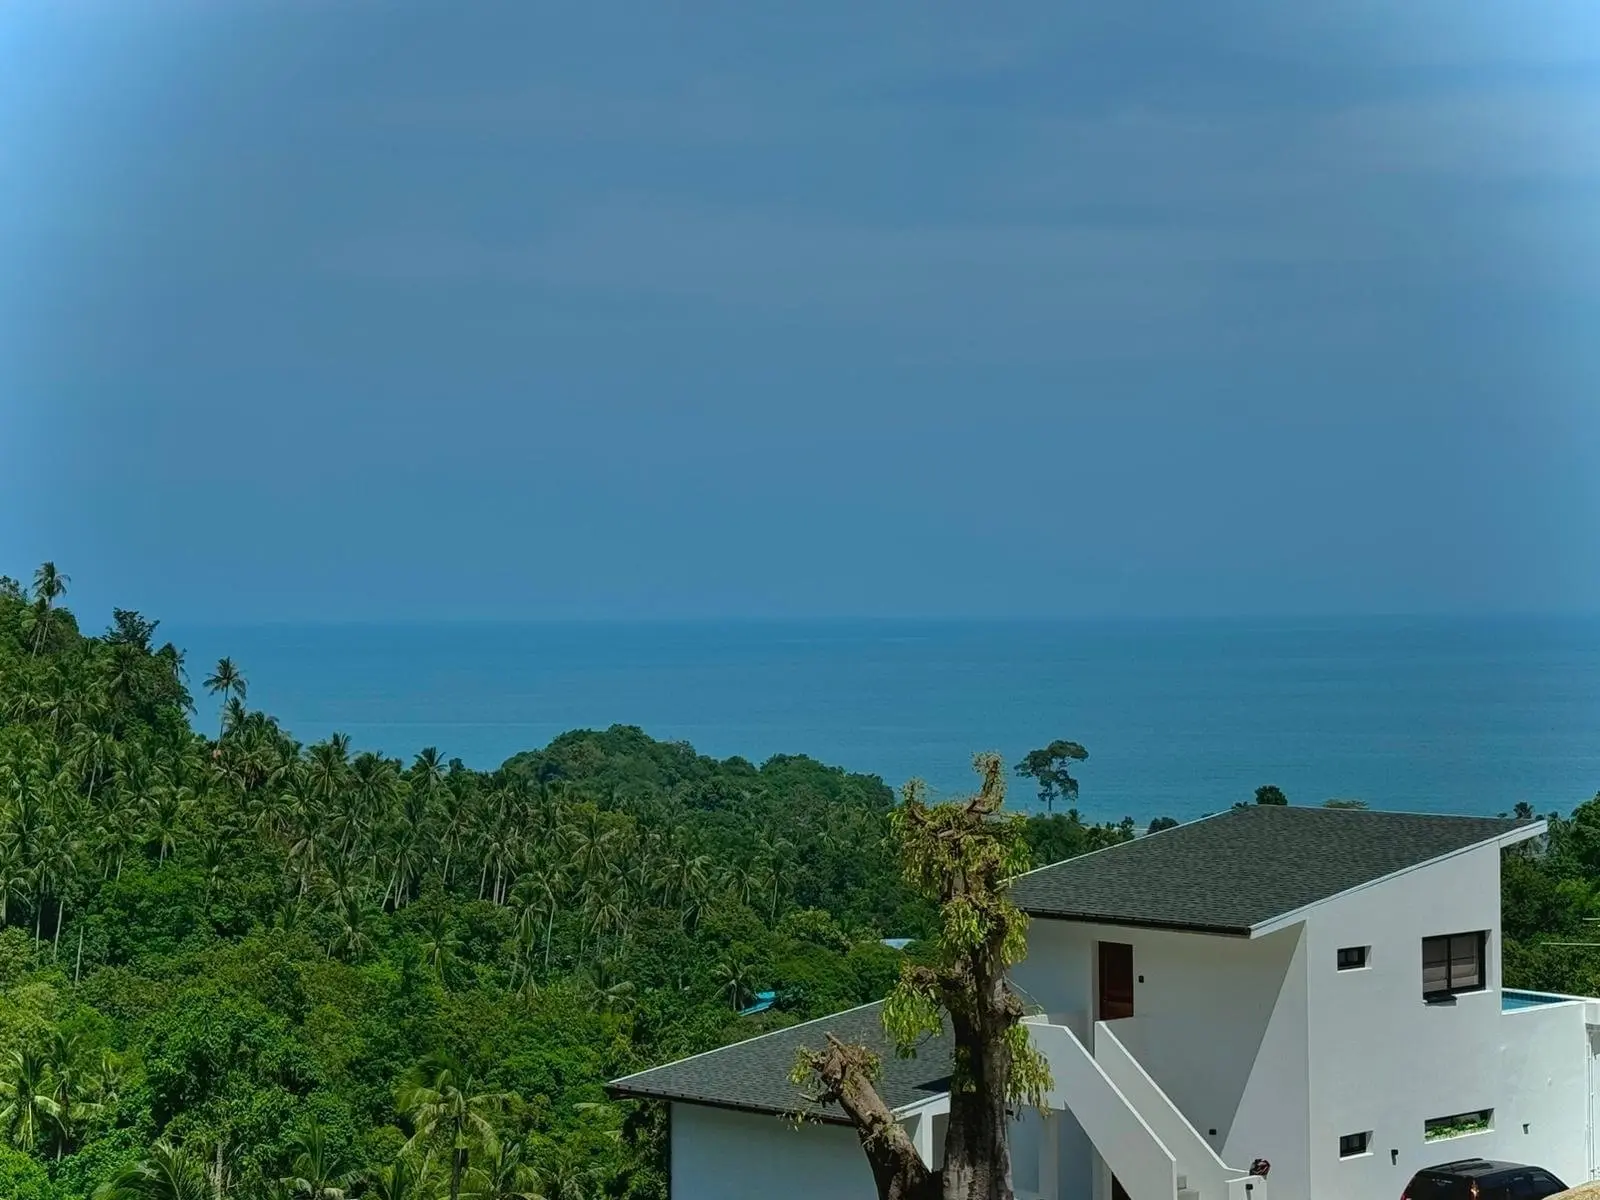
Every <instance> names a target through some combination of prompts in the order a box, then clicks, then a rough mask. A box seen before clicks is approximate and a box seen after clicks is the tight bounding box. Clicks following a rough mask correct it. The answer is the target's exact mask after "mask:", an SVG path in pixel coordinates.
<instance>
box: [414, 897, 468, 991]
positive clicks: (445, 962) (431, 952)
mask: <svg viewBox="0 0 1600 1200" xmlns="http://www.w3.org/2000/svg"><path fill="white" fill-rule="evenodd" d="M423 934H424V940H423V943H422V957H423V961H425V962H426V963H427V964H428V966H429V967H431V968H432V969H433V973H434V976H435V977H436V978H437V979H438V980H439V982H440V983H441V984H443V983H444V978H445V971H446V970H447V969H448V968H449V966H450V963H451V962H453V961H454V960H455V956H456V951H457V950H459V949H461V939H460V938H459V937H457V936H456V933H455V929H454V928H453V927H452V926H451V924H450V914H449V912H448V911H447V910H446V909H445V908H444V907H443V906H442V905H441V906H440V907H438V908H435V909H434V910H433V911H432V912H431V913H429V914H428V919H427V922H426V923H425V924H424V925H423Z"/></svg>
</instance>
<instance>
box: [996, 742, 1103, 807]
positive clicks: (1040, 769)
mask: <svg viewBox="0 0 1600 1200" xmlns="http://www.w3.org/2000/svg"><path fill="white" fill-rule="evenodd" d="M1088 757H1089V752H1088V751H1087V750H1085V749H1084V748H1083V747H1082V746H1080V745H1079V744H1078V743H1077V742H1069V741H1067V740H1066V739H1065V738H1057V739H1056V740H1055V741H1053V742H1051V743H1050V744H1049V745H1048V746H1044V747H1042V748H1040V749H1038V750H1030V751H1028V753H1027V754H1026V755H1025V756H1024V757H1023V759H1022V761H1021V762H1019V763H1017V764H1016V766H1014V767H1013V768H1012V770H1013V771H1015V772H1016V773H1017V774H1018V775H1020V776H1024V777H1026V778H1029V779H1032V780H1034V781H1035V782H1036V783H1037V784H1038V785H1039V800H1040V801H1041V802H1042V803H1043V804H1044V807H1045V811H1047V812H1048V811H1050V810H1052V809H1053V808H1054V807H1055V802H1056V801H1057V800H1076V799H1077V798H1078V781H1077V780H1076V779H1074V778H1073V777H1072V772H1071V770H1070V769H1069V768H1070V767H1071V766H1072V764H1073V763H1078V762H1085V761H1087V759H1088Z"/></svg>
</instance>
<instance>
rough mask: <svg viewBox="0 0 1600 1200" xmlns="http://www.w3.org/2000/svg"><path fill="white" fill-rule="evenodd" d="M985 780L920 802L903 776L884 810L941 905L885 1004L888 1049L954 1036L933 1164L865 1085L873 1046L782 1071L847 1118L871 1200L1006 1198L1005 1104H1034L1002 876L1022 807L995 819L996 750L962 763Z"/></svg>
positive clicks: (828, 1053)
mask: <svg viewBox="0 0 1600 1200" xmlns="http://www.w3.org/2000/svg"><path fill="white" fill-rule="evenodd" d="M973 765H974V767H975V768H976V769H977V770H978V772H979V773H980V775H981V776H982V778H983V786H982V788H981V790H980V791H979V792H978V794H977V795H976V796H974V797H972V798H971V799H970V800H967V801H965V802H961V803H955V804H939V805H934V806H931V807H930V806H929V805H928V804H926V803H925V802H924V799H923V789H922V785H921V784H920V783H918V782H916V781H913V782H912V783H910V784H907V785H906V788H905V792H904V801H903V803H902V805H901V807H900V808H899V809H898V810H897V811H896V813H895V814H894V825H895V833H896V835H897V838H898V841H899V844H900V853H901V862H902V870H903V873H904V875H905V879H906V881H907V883H909V884H910V885H911V886H912V887H913V888H915V889H916V890H917V891H919V892H920V893H922V894H923V895H924V896H926V897H927V898H928V899H930V900H932V901H934V902H936V903H937V904H938V906H939V925H940V929H939V938H938V943H937V950H936V952H935V955H934V961H933V962H932V964H930V965H917V964H907V965H906V966H905V967H904V968H903V969H902V971H901V975H900V982H899V984H898V985H897V986H896V987H895V989H894V991H893V992H892V993H891V994H890V995H889V998H888V999H887V1000H886V1001H885V1003H884V1007H883V1024H884V1030H885V1032H886V1033H887V1034H888V1035H889V1037H890V1039H891V1040H892V1041H893V1042H894V1044H895V1046H896V1049H897V1051H898V1052H900V1053H902V1054H911V1053H914V1052H915V1048H916V1045H917V1042H918V1041H919V1039H921V1038H922V1037H924V1036H932V1035H935V1034H937V1033H939V1032H940V1031H941V1030H942V1029H943V1027H944V1023H945V1021H946V1019H948V1021H949V1024H950V1029H951V1033H952V1034H953V1037H954V1041H955V1072H954V1075H953V1077H952V1078H951V1081H950V1123H949V1127H948V1130H947V1132H946V1135H945V1144H944V1165H943V1167H942V1168H940V1169H939V1170H938V1171H932V1170H930V1169H929V1168H928V1167H927V1166H925V1165H924V1164H923V1162H922V1159H921V1158H920V1157H919V1156H918V1154H917V1152H916V1149H915V1147H914V1146H913V1145H912V1143H911V1139H910V1137H909V1136H908V1135H907V1133H906V1131H905V1130H904V1129H903V1128H901V1126H900V1125H899V1124H897V1123H896V1121H895V1119H894V1114H893V1113H892V1112H891V1111H890V1109H889V1107H888V1105H887V1104H885V1103H884V1101H883V1098H882V1097H881V1096H880V1095H879V1094H878V1091H877V1089H876V1087H875V1086H874V1081H875V1079H876V1077H877V1072H878V1067H879V1063H878V1059H877V1056H876V1055H875V1054H874V1053H873V1052H872V1051H871V1050H869V1049H867V1048H866V1047H865V1046H860V1045H848V1044H846V1043H844V1042H842V1041H840V1040H839V1039H838V1038H835V1037H833V1036H832V1035H831V1034H830V1035H829V1036H828V1044H827V1047H826V1048H825V1049H823V1050H818V1051H811V1050H802V1051H801V1052H800V1053H799V1055H798V1057H797V1059H796V1062H795V1067H794V1071H793V1073H792V1076H791V1077H792V1078H793V1080H794V1081H795V1083H796V1084H797V1085H807V1086H808V1089H809V1090H808V1093H807V1094H808V1098H809V1099H811V1100H813V1101H816V1102H819V1103H836V1104H838V1105H839V1106H840V1107H841V1108H843V1109H844V1111H845V1113H846V1114H847V1115H848V1116H849V1117H850V1120H851V1121H852V1122H853V1123H854V1125H855V1127H856V1132H857V1134H858V1135H859V1137H860V1139H861V1146H862V1149H863V1150H865V1151H866V1155H867V1160H868V1162H869V1163H870V1164H871V1166H872V1174H873V1178H874V1180H875V1181H876V1182H877V1186H878V1195H879V1197H880V1200H935V1198H942V1200H1011V1196H1012V1191H1011V1151H1010V1146H1009V1142H1008V1120H1009V1116H1008V1112H1009V1109H1010V1108H1011V1107H1012V1106H1014V1105H1016V1104H1019V1103H1026V1104H1031V1105H1034V1106H1035V1107H1041V1106H1042V1105H1043V1102H1044V1095H1045V1093H1046V1092H1047V1091H1048V1090H1049V1088H1050V1086H1051V1081H1050V1072H1049V1067H1048V1065H1047V1064H1046V1063H1045V1061H1044V1059H1043V1057H1042V1056H1041V1055H1040V1054H1039V1052H1038V1051H1037V1050H1035V1049H1034V1048H1033V1046H1032V1044H1031V1043H1030V1041H1029V1039H1028V1031H1027V1027H1026V1026H1025V1025H1023V1024H1022V1018H1023V1015H1024V1009H1023V1004H1022V1001H1021V999H1020V998H1019V997H1018V996H1017V994H1016V993H1015V992H1014V991H1012V989H1011V986H1010V984H1009V982H1008V981H1007V979H1006V969H1007V968H1008V967H1010V966H1011V965H1012V964H1013V963H1015V962H1017V961H1018V960H1019V959H1021V958H1022V957H1023V955H1024V954H1025V953H1026V952H1027V941H1026V933H1027V917H1026V916H1024V915H1023V913H1022V912H1021V911H1020V910H1019V909H1018V908H1017V907H1016V905H1014V904H1012V903H1011V900H1010V898H1009V896H1008V891H1009V881H1010V879H1011V878H1012V877H1013V876H1015V875H1017V874H1018V873H1020V872H1021V871H1024V870H1026V869H1027V867H1028V862H1029V857H1028V846H1027V842H1026V840H1025V838H1024V836H1023V820H1022V818H1021V817H1019V816H1014V815H1013V816H1006V817H1001V816H999V815H998V814H999V810H1000V806H1001V804H1002V803H1003V802H1004V799H1005V778H1004V775H1003V770H1004V768H1003V767H1002V764H1001V761H1000V757H999V756H998V755H996V754H981V755H979V756H978V757H977V758H976V759H974V761H973Z"/></svg>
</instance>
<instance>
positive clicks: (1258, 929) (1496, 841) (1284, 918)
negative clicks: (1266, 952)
mask: <svg viewBox="0 0 1600 1200" xmlns="http://www.w3.org/2000/svg"><path fill="white" fill-rule="evenodd" d="M1549 825H1550V823H1549V822H1548V821H1546V820H1544V819H1542V818H1541V819H1540V820H1537V821H1529V822H1528V823H1527V824H1526V825H1518V826H1516V827H1515V828H1512V829H1507V830H1506V831H1505V832H1504V833H1497V834H1495V835H1494V836H1493V837H1488V838H1484V839H1483V840H1482V841H1480V842H1473V843H1471V844H1470V845H1466V846H1462V847H1460V848H1458V849H1455V850H1451V851H1449V852H1448V853H1445V854H1437V855H1435V856H1434V857H1432V858H1429V859H1424V860H1423V861H1422V862H1419V863H1412V864H1411V865H1410V866H1409V867H1402V868H1401V869H1400V870H1398V871H1390V872H1389V873H1388V874H1387V875H1380V876H1378V878H1376V879H1369V880H1367V881H1366V882H1365V883H1362V884H1357V885H1356V886H1355V887H1351V888H1346V889H1345V890H1344V891H1342V892H1335V893H1334V894H1333V895H1331V896H1324V897H1322V899H1320V900H1313V901H1312V902H1311V903H1310V904H1305V905H1302V906H1301V907H1299V908H1296V909H1293V910H1292V911H1290V912H1286V913H1279V914H1278V915H1277V916H1275V917H1269V918H1267V919H1266V920H1265V921H1262V922H1260V923H1258V924H1256V925H1254V926H1252V927H1251V928H1250V932H1249V936H1250V937H1252V938H1259V937H1266V936H1267V935H1268V934H1271V933H1277V932H1278V931H1280V930H1283V929H1287V928H1289V927H1290V926H1292V925H1298V924H1299V923H1300V922H1302V921H1304V920H1305V919H1306V917H1307V915H1309V914H1310V912H1311V910H1312V909H1316V908H1321V907H1322V906H1323V905H1325V904H1332V903H1334V902H1335V901H1337V900H1342V899H1344V897H1346V896H1350V895H1353V894H1355V893H1356V892H1362V891H1366V890H1367V889H1368V888H1372V887H1378V886H1379V885H1381V884H1385V883H1388V882H1389V881H1391V880H1393V879H1398V878H1400V876H1402V875H1409V874H1411V873H1412V872H1413V871H1422V870H1426V869H1427V868H1428V867H1431V866H1433V865H1435V864H1436V863H1441V862H1446V861H1448V860H1449V859H1452V858H1458V857H1460V856H1461V855H1463V854H1470V853H1472V852H1473V851H1474V850H1482V849H1483V848H1484V847H1485V846H1498V847H1499V848H1500V849H1502V850H1503V849H1505V848H1506V847H1507V846H1514V845H1516V844H1517V843H1518V842H1526V841H1529V840H1530V839H1532V838H1536V837H1538V836H1539V835H1540V834H1542V833H1545V832H1547V831H1548V829H1549Z"/></svg>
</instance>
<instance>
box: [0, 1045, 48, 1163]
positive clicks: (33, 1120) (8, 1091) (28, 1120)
mask: <svg viewBox="0 0 1600 1200" xmlns="http://www.w3.org/2000/svg"><path fill="white" fill-rule="evenodd" d="M53 1084H54V1081H53V1080H52V1079H51V1078H50V1064H49V1061H48V1060H47V1059H46V1058H45V1056H44V1055H42V1054H40V1053H38V1051H36V1050H32V1049H29V1048H26V1047H22V1048H18V1049H15V1050H12V1051H10V1052H9V1053H8V1054H7V1055H6V1056H5V1058H4V1059H3V1060H0V1102H3V1103H0V1128H3V1129H4V1130H5V1131H6V1135H7V1136H8V1137H9V1138H10V1139H11V1144H12V1145H14V1146H16V1147H18V1148H19V1149H22V1150H32V1149H33V1148H34V1147H35V1146H37V1145H38V1144H39V1141H40V1139H41V1138H42V1137H43V1136H44V1134H45V1132H46V1131H47V1130H49V1129H51V1128H53V1127H54V1126H55V1123H56V1121H57V1120H59V1119H60V1116H61V1106H60V1104H58V1103H57V1101H56V1098H55V1095H54V1087H53Z"/></svg>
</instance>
